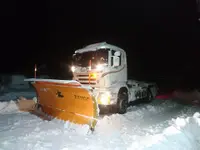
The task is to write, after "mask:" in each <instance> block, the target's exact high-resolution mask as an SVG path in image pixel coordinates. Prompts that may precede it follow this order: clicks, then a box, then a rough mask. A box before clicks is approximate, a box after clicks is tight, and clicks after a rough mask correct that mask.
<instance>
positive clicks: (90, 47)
mask: <svg viewBox="0 0 200 150" xmlns="http://www.w3.org/2000/svg"><path fill="white" fill-rule="evenodd" d="M102 48H105V49H106V48H109V49H113V50H119V51H123V52H124V50H123V49H121V48H119V47H117V46H114V45H111V44H108V43H106V42H100V43H95V44H90V45H87V46H85V47H83V48H81V49H78V50H76V51H75V53H84V52H89V51H97V50H98V49H102Z"/></svg>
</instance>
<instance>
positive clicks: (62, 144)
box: [0, 88, 200, 150]
mask: <svg viewBox="0 0 200 150" xmlns="http://www.w3.org/2000/svg"><path fill="white" fill-rule="evenodd" d="M22 89H23V88H22ZM18 96H24V97H31V96H34V92H33V91H31V90H28V89H27V90H24V91H23V90H21V91H19V90H18V91H17V92H14V90H12V92H10V93H9V92H6V93H3V94H2V95H1V96H0V101H1V102H0V150H16V149H17V150H25V149H26V150H71V149H73V150H76V149H77V150H79V149H84V150H93V149H94V150H102V149H115V150H118V149H119V150H126V149H127V150H132V149H134V150H143V149H144V150H150V149H153V150H158V149H162V150H169V149H170V150H173V149H174V150H179V149H181V150H198V149H200V114H199V113H198V112H200V107H197V106H186V105H181V104H178V103H175V102H173V101H170V100H154V101H153V102H152V103H150V104H139V105H137V106H133V107H130V108H129V109H128V112H127V113H126V114H124V115H119V114H112V115H105V116H101V117H99V121H98V124H97V126H96V129H95V131H94V132H93V133H92V132H90V130H89V129H88V126H80V125H75V124H72V123H69V122H67V123H66V122H63V121H59V120H52V121H44V120H42V119H41V118H39V117H37V116H35V115H33V114H30V113H28V112H20V111H19V110H18V108H17V106H16V104H15V102H14V100H15V99H16V98H17V97H18ZM3 100H4V101H3Z"/></svg>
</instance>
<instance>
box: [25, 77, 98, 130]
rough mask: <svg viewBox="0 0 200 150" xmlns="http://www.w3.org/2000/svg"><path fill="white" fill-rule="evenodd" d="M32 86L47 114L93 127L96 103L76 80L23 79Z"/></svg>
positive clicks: (96, 113) (96, 111)
mask: <svg viewBox="0 0 200 150" xmlns="http://www.w3.org/2000/svg"><path fill="white" fill-rule="evenodd" d="M24 81H29V82H31V84H32V85H33V86H34V88H35V90H36V93H37V97H38V104H39V106H41V109H42V111H43V112H44V113H46V114H47V115H50V116H52V117H55V118H57V119H61V120H64V121H70V122H73V123H77V124H88V125H89V126H90V127H91V128H93V129H94V127H95V125H96V123H97V117H98V105H97V102H96V99H95V98H94V96H92V94H91V92H90V91H89V90H88V89H87V88H85V87H83V86H82V85H81V84H80V83H79V82H77V81H69V80H68V81H66V80H51V79H25V80H24Z"/></svg>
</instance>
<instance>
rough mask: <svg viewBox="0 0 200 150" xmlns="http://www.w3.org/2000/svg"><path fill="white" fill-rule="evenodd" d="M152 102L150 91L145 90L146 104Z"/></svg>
mask: <svg viewBox="0 0 200 150" xmlns="http://www.w3.org/2000/svg"><path fill="white" fill-rule="evenodd" d="M152 101H153V95H152V93H151V91H150V89H147V98H146V102H152Z"/></svg>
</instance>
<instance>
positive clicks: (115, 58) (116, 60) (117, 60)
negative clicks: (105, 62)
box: [113, 56, 120, 67]
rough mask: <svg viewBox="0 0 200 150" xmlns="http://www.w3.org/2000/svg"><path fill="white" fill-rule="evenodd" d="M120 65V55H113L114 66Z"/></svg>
mask: <svg viewBox="0 0 200 150" xmlns="http://www.w3.org/2000/svg"><path fill="white" fill-rule="evenodd" d="M119 65H120V60H119V57H118V56H113V67H118V66H119Z"/></svg>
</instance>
